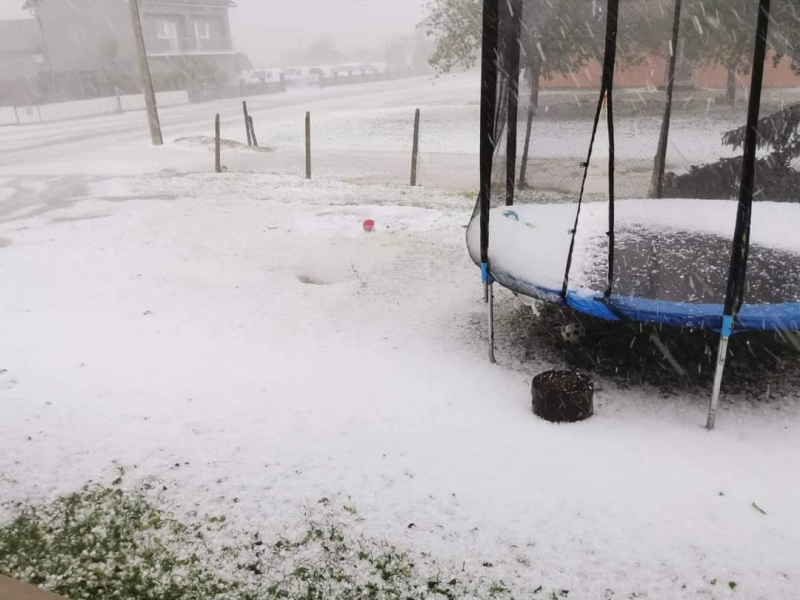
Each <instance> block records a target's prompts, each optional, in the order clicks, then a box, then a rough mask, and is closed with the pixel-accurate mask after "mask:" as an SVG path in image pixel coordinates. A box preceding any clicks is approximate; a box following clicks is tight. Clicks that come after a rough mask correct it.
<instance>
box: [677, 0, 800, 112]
mask: <svg viewBox="0 0 800 600" xmlns="http://www.w3.org/2000/svg"><path fill="white" fill-rule="evenodd" d="M684 12H685V16H684V23H683V25H682V28H683V30H684V31H685V32H686V33H685V39H684V41H685V45H684V50H685V56H686V58H687V59H688V60H689V61H691V62H692V63H693V64H694V65H700V66H722V67H724V68H725V69H726V71H727V74H728V76H727V85H726V91H725V101H726V102H727V104H728V105H729V106H733V105H734V103H735V101H736V79H737V77H744V76H746V75H747V74H748V73H750V71H751V70H752V67H753V47H754V45H755V33H756V19H757V17H758V1H757V0H691V1H690V2H686V3H685V11H684ZM770 17H771V18H770V33H769V47H770V50H771V52H772V55H771V57H772V60H773V62H774V63H775V64H777V63H778V62H780V61H781V60H782V59H783V58H784V57H786V56H788V57H789V58H790V59H791V61H792V68H793V69H794V70H795V72H796V73H799V74H800V0H773V2H772V3H771V7H770Z"/></svg>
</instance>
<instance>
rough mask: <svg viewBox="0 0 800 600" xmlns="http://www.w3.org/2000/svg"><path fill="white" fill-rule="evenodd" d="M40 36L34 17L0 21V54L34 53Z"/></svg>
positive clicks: (37, 47) (39, 46)
mask: <svg viewBox="0 0 800 600" xmlns="http://www.w3.org/2000/svg"><path fill="white" fill-rule="evenodd" d="M41 48H42V36H41V33H40V32H39V25H38V24H37V23H36V20H35V19H17V20H12V21H0V54H4V55H9V54H36V53H37V52H39V51H40V50H41Z"/></svg>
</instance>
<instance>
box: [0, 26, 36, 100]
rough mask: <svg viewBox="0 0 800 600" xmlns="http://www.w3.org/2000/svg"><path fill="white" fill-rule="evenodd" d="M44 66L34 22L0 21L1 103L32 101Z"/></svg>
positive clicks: (34, 98)
mask: <svg viewBox="0 0 800 600" xmlns="http://www.w3.org/2000/svg"><path fill="white" fill-rule="evenodd" d="M43 64H44V51H43V49H42V37H41V35H40V34H39V26H38V25H37V23H36V21H34V20H33V19H23V20H16V21H0V104H28V103H31V102H33V101H35V100H36V99H37V94H36V90H37V89H38V85H37V83H38V80H39V71H40V69H41V68H42V65H43Z"/></svg>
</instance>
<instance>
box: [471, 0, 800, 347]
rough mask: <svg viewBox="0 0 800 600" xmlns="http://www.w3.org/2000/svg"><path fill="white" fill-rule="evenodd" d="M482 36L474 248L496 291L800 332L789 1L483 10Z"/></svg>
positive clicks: (568, 1) (799, 95)
mask: <svg viewBox="0 0 800 600" xmlns="http://www.w3.org/2000/svg"><path fill="white" fill-rule="evenodd" d="M483 43H484V48H483V52H484V54H483V63H482V68H483V74H482V81H483V85H484V90H483V91H484V94H483V100H482V106H481V109H482V113H481V114H482V123H481V125H482V133H481V135H482V139H481V141H482V157H481V161H482V188H481V195H480V198H479V200H478V203H477V205H476V210H475V213H474V215H473V220H472V222H471V224H470V227H469V228H468V242H469V247H470V253H471V255H472V257H473V259H474V260H475V262H476V263H479V264H481V263H486V271H487V272H488V273H490V279H491V280H492V281H496V282H497V283H499V284H501V285H503V286H505V287H507V288H509V289H511V290H512V291H514V292H516V293H518V294H521V295H524V296H530V297H533V298H538V299H542V300H547V301H553V302H560V303H563V304H568V305H570V306H572V307H573V308H575V309H577V310H579V311H582V312H584V313H588V314H592V315H595V316H598V317H602V318H606V319H612V320H615V319H625V320H632V321H640V322H645V323H663V324H669V325H677V326H686V327H693V328H708V329H716V330H721V331H722V330H725V329H726V327H732V328H733V330H734V331H741V330H747V329H764V330H768V329H789V330H800V75H799V73H800V51H795V50H794V46H795V45H796V46H798V47H800V6H799V5H797V3H796V2H792V1H790V0H771V1H769V0H724V1H723V0H550V1H548V2H541V1H539V0H499V1H498V0H485V1H484V38H483ZM487 44H488V45H489V48H488V51H487ZM492 92H493V93H492ZM748 124H750V127H748ZM754 125H755V126H756V127H753V126H754ZM756 128H757V131H756ZM590 148H591V153H590ZM481 209H483V215H481V212H482V210H481ZM482 228H483V231H481V229H482Z"/></svg>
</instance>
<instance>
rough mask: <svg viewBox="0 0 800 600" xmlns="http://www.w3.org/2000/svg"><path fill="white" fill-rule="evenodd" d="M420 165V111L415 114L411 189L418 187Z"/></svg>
mask: <svg viewBox="0 0 800 600" xmlns="http://www.w3.org/2000/svg"><path fill="white" fill-rule="evenodd" d="M418 164H419V109H417V112H416V113H414V145H413V146H412V148H411V187H415V186H416V185H417V166H418Z"/></svg>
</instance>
